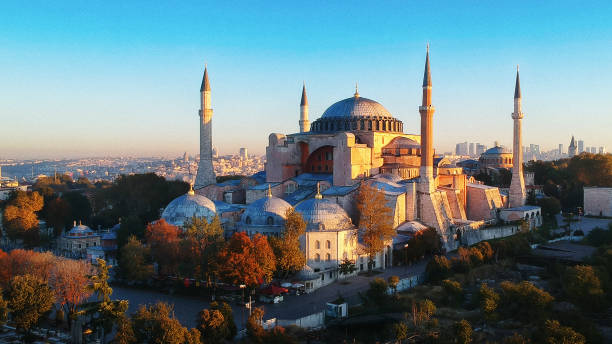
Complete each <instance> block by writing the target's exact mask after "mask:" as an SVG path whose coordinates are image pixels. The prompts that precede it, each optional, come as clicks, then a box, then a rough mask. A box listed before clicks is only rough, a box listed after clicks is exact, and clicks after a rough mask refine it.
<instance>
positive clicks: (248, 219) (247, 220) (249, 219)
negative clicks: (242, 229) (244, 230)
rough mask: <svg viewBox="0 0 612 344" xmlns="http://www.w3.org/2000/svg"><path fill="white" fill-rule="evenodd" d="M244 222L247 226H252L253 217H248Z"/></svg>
mask: <svg viewBox="0 0 612 344" xmlns="http://www.w3.org/2000/svg"><path fill="white" fill-rule="evenodd" d="M244 222H246V224H247V225H250V224H251V217H250V216H247V217H246V220H245V221H244Z"/></svg>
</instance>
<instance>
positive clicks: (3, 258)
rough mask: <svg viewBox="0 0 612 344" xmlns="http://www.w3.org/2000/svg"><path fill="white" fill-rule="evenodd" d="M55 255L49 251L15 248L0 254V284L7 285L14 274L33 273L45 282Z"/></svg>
mask: <svg viewBox="0 0 612 344" xmlns="http://www.w3.org/2000/svg"><path fill="white" fill-rule="evenodd" d="M56 260H57V257H55V256H54V255H53V254H52V253H51V252H43V253H40V252H36V251H30V250H22V249H16V250H12V251H11V252H10V253H8V254H6V253H4V254H0V284H1V285H3V286H5V287H6V286H7V285H8V283H9V281H10V280H11V279H12V278H13V277H14V276H20V275H25V274H29V275H33V276H35V277H37V278H39V279H41V280H42V281H43V282H45V283H47V282H48V281H49V277H50V275H51V270H52V267H53V265H55V262H56Z"/></svg>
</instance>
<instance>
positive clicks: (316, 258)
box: [315, 253, 321, 263]
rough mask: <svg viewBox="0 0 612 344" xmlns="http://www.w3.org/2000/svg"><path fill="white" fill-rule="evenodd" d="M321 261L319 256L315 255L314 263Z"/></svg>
mask: <svg viewBox="0 0 612 344" xmlns="http://www.w3.org/2000/svg"><path fill="white" fill-rule="evenodd" d="M320 261H321V255H320V254H318V253H317V254H315V262H317V263H318V262H320Z"/></svg>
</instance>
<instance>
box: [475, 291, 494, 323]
mask: <svg viewBox="0 0 612 344" xmlns="http://www.w3.org/2000/svg"><path fill="white" fill-rule="evenodd" d="M478 301H479V304H480V311H481V312H482V314H484V316H485V318H486V319H488V320H493V319H495V318H496V312H497V307H498V306H499V294H497V293H496V292H495V291H494V290H493V289H492V288H489V286H487V285H486V284H485V283H482V284H481V285H480V290H479V291H478Z"/></svg>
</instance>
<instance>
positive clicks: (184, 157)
mask: <svg viewBox="0 0 612 344" xmlns="http://www.w3.org/2000/svg"><path fill="white" fill-rule="evenodd" d="M183 161H184V162H189V156H188V155H187V152H185V153H183Z"/></svg>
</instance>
